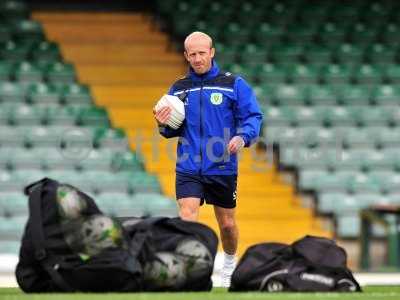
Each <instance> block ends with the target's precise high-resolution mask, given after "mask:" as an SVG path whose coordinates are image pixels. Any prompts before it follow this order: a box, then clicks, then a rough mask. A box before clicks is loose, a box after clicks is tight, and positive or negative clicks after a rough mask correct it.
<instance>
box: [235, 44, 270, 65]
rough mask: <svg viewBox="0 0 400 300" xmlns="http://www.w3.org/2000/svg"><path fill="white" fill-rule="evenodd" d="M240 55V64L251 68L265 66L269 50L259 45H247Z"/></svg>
mask: <svg viewBox="0 0 400 300" xmlns="http://www.w3.org/2000/svg"><path fill="white" fill-rule="evenodd" d="M239 54H240V55H239V57H240V62H241V63H242V64H243V65H250V66H258V65H260V64H263V63H265V62H266V61H267V58H268V50H267V49H266V48H265V47H263V46H259V45H257V44H246V46H244V48H243V49H242V50H241V51H240V52H239Z"/></svg>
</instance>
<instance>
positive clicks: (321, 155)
mask: <svg viewBox="0 0 400 300" xmlns="http://www.w3.org/2000/svg"><path fill="white" fill-rule="evenodd" d="M340 154H341V153H339V152H338V151H337V150H336V149H331V148H315V149H314V148H304V147H293V148H289V147H287V148H280V149H279V160H280V164H281V165H282V166H284V167H289V168H291V167H297V168H300V169H302V168H307V169H318V170H321V169H324V168H328V167H329V166H330V165H331V164H332V163H333V162H336V161H337V160H338V159H339V156H340Z"/></svg>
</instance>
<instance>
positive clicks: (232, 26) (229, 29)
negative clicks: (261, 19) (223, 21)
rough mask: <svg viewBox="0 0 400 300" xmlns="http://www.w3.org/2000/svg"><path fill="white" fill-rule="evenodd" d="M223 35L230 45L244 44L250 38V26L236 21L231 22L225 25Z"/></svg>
mask: <svg viewBox="0 0 400 300" xmlns="http://www.w3.org/2000/svg"><path fill="white" fill-rule="evenodd" d="M221 35H222V37H221V38H222V39H223V40H224V41H225V43H227V44H229V45H244V44H246V43H248V42H249V40H250V30H249V28H247V27H245V26H242V25H241V24H239V23H234V22H229V23H228V24H227V25H225V28H224V31H223V32H221Z"/></svg>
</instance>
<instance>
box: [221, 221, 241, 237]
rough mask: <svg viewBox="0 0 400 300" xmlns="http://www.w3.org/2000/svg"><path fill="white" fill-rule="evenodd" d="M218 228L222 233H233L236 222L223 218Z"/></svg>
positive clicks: (235, 229)
mask: <svg viewBox="0 0 400 300" xmlns="http://www.w3.org/2000/svg"><path fill="white" fill-rule="evenodd" d="M220 230H221V232H222V233H223V234H226V235H233V234H235V233H236V231H237V228H236V222H235V220H234V219H230V218H229V219H224V220H222V222H221V224H220Z"/></svg>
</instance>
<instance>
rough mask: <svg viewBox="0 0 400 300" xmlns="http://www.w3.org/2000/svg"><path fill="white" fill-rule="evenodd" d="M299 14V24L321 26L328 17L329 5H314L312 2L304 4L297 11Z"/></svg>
mask: <svg viewBox="0 0 400 300" xmlns="http://www.w3.org/2000/svg"><path fill="white" fill-rule="evenodd" d="M299 14H300V15H299V18H300V22H301V23H303V24H304V23H306V22H313V23H316V24H321V23H323V22H324V21H325V20H326V18H327V17H328V15H329V4H328V2H318V5H315V3H312V2H311V3H307V2H305V3H304V4H303V5H302V8H301V9H300V10H299Z"/></svg>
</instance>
